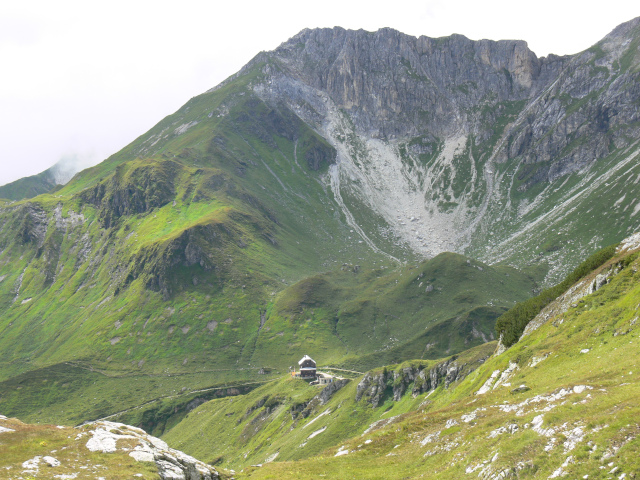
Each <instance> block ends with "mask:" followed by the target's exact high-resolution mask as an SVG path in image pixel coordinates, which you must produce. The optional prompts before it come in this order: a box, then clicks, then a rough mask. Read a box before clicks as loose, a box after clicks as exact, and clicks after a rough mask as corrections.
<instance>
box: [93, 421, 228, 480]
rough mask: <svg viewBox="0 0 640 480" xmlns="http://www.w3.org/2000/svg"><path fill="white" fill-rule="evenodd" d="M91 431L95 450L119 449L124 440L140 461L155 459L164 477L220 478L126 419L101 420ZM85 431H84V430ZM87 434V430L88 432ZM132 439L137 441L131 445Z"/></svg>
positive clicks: (180, 479) (177, 479)
mask: <svg viewBox="0 0 640 480" xmlns="http://www.w3.org/2000/svg"><path fill="white" fill-rule="evenodd" d="M93 426H94V427H95V428H94V429H93V430H91V431H90V432H89V433H90V434H91V438H89V440H88V441H87V442H86V447H87V448H88V449H89V450H90V451H92V452H103V453H112V452H116V451H118V449H119V448H118V442H119V441H120V440H127V441H126V442H122V443H123V444H126V446H124V445H123V446H121V447H120V449H121V450H122V449H125V450H126V451H128V452H129V456H130V457H132V458H134V459H135V460H136V461H138V462H154V463H155V464H156V466H157V467H158V474H159V475H160V478H161V479H163V480H217V479H219V478H220V476H219V475H218V472H217V471H216V469H215V468H213V467H212V466H210V465H207V464H206V463H204V462H201V461H199V460H197V459H195V458H193V457H191V456H190V455H187V454H185V453H183V452H181V451H179V450H175V449H173V448H170V447H169V446H168V445H167V444H166V443H165V442H164V441H162V440H160V439H159V438H156V437H153V436H151V435H148V434H147V433H146V432H145V431H144V430H141V429H139V428H136V427H132V426H129V425H125V424H122V423H114V422H105V421H100V422H97V423H95V424H93ZM83 433H84V432H83ZM85 434H86V433H85ZM131 441H133V442H134V443H136V442H137V444H136V445H135V446H134V447H133V448H131V446H130V445H131Z"/></svg>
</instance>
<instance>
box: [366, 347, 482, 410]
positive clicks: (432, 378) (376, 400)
mask: <svg viewBox="0 0 640 480" xmlns="http://www.w3.org/2000/svg"><path fill="white" fill-rule="evenodd" d="M484 360H485V358H481V359H479V361H478V360H476V361H473V362H470V363H468V362H459V361H457V360H456V358H455V357H452V358H450V359H448V360H445V361H444V362H440V363H438V364H437V365H435V366H433V367H432V368H425V367H424V366H414V365H411V366H406V367H402V368H400V369H398V370H396V371H393V372H391V371H387V370H386V368H385V370H383V371H382V372H378V373H373V372H367V374H366V375H365V376H364V377H363V378H362V380H361V381H360V383H359V384H358V387H357V389H356V402H359V401H360V400H362V399H363V398H364V399H365V400H366V401H367V402H368V403H370V404H371V406H372V407H373V408H377V407H379V406H380V405H381V404H382V403H383V402H384V401H385V399H386V398H389V397H391V398H393V401H394V402H399V401H400V400H401V399H402V396H403V395H404V394H405V392H406V391H407V389H408V388H409V387H411V394H412V395H413V396H414V397H417V396H418V395H420V394H423V393H427V392H430V391H432V390H435V389H436V388H438V386H440V385H444V388H449V385H451V384H452V383H454V382H458V381H460V380H462V379H464V378H465V377H466V376H467V375H469V374H470V373H471V372H473V371H474V370H475V369H476V368H478V367H479V366H480V365H482V363H483V362H484Z"/></svg>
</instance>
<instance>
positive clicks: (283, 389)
mask: <svg viewBox="0 0 640 480" xmlns="http://www.w3.org/2000/svg"><path fill="white" fill-rule="evenodd" d="M634 248H636V249H637V245H636V247H634ZM596 274H602V275H604V274H608V275H609V282H608V283H605V284H604V285H603V286H602V287H601V288H600V289H598V290H597V291H596V292H595V293H593V294H591V295H587V296H585V297H583V298H582V299H580V300H576V301H575V303H568V304H565V303H563V302H564V301H565V300H563V299H559V300H557V301H556V302H553V303H552V306H553V307H554V308H555V312H556V313H555V315H552V316H550V317H549V318H548V319H546V321H545V322H544V323H543V324H542V325H541V326H540V327H539V328H538V329H537V330H534V331H533V332H531V333H530V334H528V335H526V336H525V337H523V338H522V339H521V340H520V341H519V342H518V343H516V344H515V345H514V346H513V347H511V348H510V349H508V350H507V351H506V352H504V353H502V354H499V355H494V356H492V357H491V358H489V359H488V360H486V361H485V362H484V363H483V364H482V365H481V366H479V367H478V368H477V369H475V371H472V372H471V373H470V374H469V375H468V376H467V377H466V378H465V379H464V380H462V381H459V382H457V383H454V384H451V385H450V386H449V388H444V386H443V385H442V384H441V385H440V386H439V387H438V388H437V389H436V390H435V392H429V393H426V394H424V393H419V391H418V393H417V395H412V391H413V392H414V393H415V392H416V390H415V389H414V388H415V385H416V384H417V381H416V382H411V383H409V384H408V386H407V389H406V391H405V393H404V395H403V396H402V397H401V399H399V401H397V402H394V401H393V400H392V399H391V398H390V397H389V396H386V397H383V401H382V403H381V404H380V405H379V406H378V407H376V408H372V407H371V405H369V404H368V403H367V398H368V397H367V396H366V394H365V395H364V396H363V397H362V399H361V400H360V401H359V402H357V401H356V400H355V393H356V390H357V389H356V388H354V384H355V383H356V382H357V381H358V380H357V379H356V380H354V381H352V382H351V384H350V385H349V386H347V387H344V388H343V389H342V390H340V391H339V392H338V393H336V394H335V395H334V397H333V398H332V400H331V401H330V402H329V403H328V404H327V405H326V407H324V406H323V407H322V408H315V409H314V410H313V411H312V412H311V414H310V415H309V416H308V417H307V418H305V419H304V420H299V423H298V424H296V423H295V422H293V421H292V420H290V419H291V416H289V417H288V418H289V419H286V417H285V416H284V413H285V412H286V408H283V406H282V405H289V404H287V403H286V401H288V400H286V401H284V402H283V403H281V404H280V405H278V407H277V408H275V409H274V410H269V411H265V410H259V409H256V410H254V411H252V412H250V413H249V414H246V413H245V410H244V406H245V405H249V404H250V403H251V401H253V400H254V399H255V398H257V397H258V396H259V395H260V393H259V392H264V393H265V394H268V396H269V398H280V399H288V398H289V397H291V400H290V401H289V403H290V404H295V402H297V401H298V400H297V399H298V397H300V398H301V397H302V396H304V395H307V396H310V395H312V393H305V392H304V388H302V389H301V390H299V389H300V388H301V386H300V385H298V384H295V383H292V382H293V381H289V382H288V383H287V382H285V383H282V382H281V383H278V384H276V383H274V384H273V385H272V386H271V387H262V388H264V389H265V390H255V391H254V392H253V393H252V394H251V395H253V396H250V397H244V398H245V399H246V402H247V403H246V404H245V403H240V402H244V401H245V400H244V399H242V400H241V398H242V397H239V398H234V399H233V400H232V401H229V400H227V401H226V402H225V401H224V400H222V401H221V400H217V401H214V402H210V403H207V404H205V405H203V406H201V407H200V408H199V409H196V410H195V411H193V412H191V413H190V414H189V415H188V416H187V418H186V419H185V420H184V421H183V423H182V424H180V425H178V426H177V427H175V428H174V429H173V430H171V431H170V432H169V434H167V435H166V438H168V439H170V440H171V441H172V442H175V443H178V444H180V445H182V447H183V448H185V449H186V450H187V451H190V450H191V451H193V452H194V453H195V452H197V453H198V454H200V455H201V456H208V458H210V459H212V458H213V457H214V456H215V455H216V452H221V453H220V454H219V455H221V456H222V457H223V459H222V460H221V461H222V462H224V463H225V464H228V465H235V466H236V467H237V468H238V469H240V468H242V469H243V471H242V472H241V473H240V474H239V475H238V477H239V478H298V479H300V478H318V477H319V476H326V477H328V478H337V477H340V478H380V479H382V478H389V475H390V472H393V473H392V474H391V475H392V477H393V478H411V479H413V478H477V477H478V476H479V475H480V476H481V477H483V478H490V477H492V476H499V475H502V476H503V477H504V476H507V477H509V476H511V477H513V478H548V477H552V476H553V477H552V478H556V477H560V476H564V475H569V476H570V478H585V475H588V478H635V477H636V476H637V475H638V474H639V473H640V463H639V460H638V459H639V458H640V455H639V453H640V423H639V422H638V419H639V418H640V407H639V406H638V404H637V401H636V400H637V397H638V395H639V394H640V390H639V389H640V370H639V368H640V363H639V358H638V342H639V330H638V328H639V327H638V325H639V324H640V323H639V321H638V305H640V286H639V285H640V282H639V281H638V280H640V277H639V276H640V260H639V259H638V255H637V253H635V252H634V251H626V252H620V253H619V254H618V255H616V256H614V258H613V259H611V260H610V261H608V262H607V263H605V264H604V265H603V266H602V267H600V268H599V269H597V271H595V272H590V273H589V274H588V275H587V277H586V280H584V281H586V283H587V284H589V285H590V284H591V282H592V281H593V280H594V279H595V278H596ZM393 369H395V367H393V368H390V370H393ZM401 371H402V369H397V370H396V372H398V374H400V373H401ZM373 373H374V374H375V372H373ZM378 373H379V371H378ZM391 378H397V377H396V376H395V375H394V377H391ZM398 381H399V380H393V381H392V383H391V386H393V385H396V384H397V383H398ZM387 385H389V384H387ZM391 386H389V387H387V388H391ZM483 387H484V388H483ZM305 388H307V389H308V390H309V391H312V390H313V387H305ZM269 389H270V390H269ZM305 398H306V397H305ZM384 398H386V400H384ZM332 402H333V403H332ZM325 408H326V409H328V410H329V413H326V414H324V415H322V414H323V413H324V412H325ZM256 411H258V412H259V413H256ZM396 414H399V415H398V416H395V415H396ZM227 415H228V416H227ZM321 415H322V416H321ZM340 416H344V418H353V419H354V421H355V422H356V423H357V425H353V424H351V423H350V422H349V421H348V420H347V421H346V422H344V423H343V422H341V421H339V417H340ZM385 418H386V419H389V418H391V419H390V420H389V421H388V422H386V423H385V422H381V424H378V425H377V428H376V427H374V428H372V429H370V430H367V431H365V430H366V429H367V427H369V425H370V423H371V422H373V421H376V420H381V419H385ZM252 419H258V420H255V421H253V423H252ZM311 422H313V426H309V427H308V428H303V425H305V424H309V423H311ZM216 425H218V426H216ZM280 425H283V426H284V429H283V430H284V431H283V432H282V433H274V432H275V431H276V430H278V428H279V426H280ZM324 426H326V427H327V428H326V430H323V431H322V432H320V433H317V434H316V435H315V436H314V437H313V438H309V437H310V436H311V434H313V433H315V432H319V431H320V430H321V429H322V428H323V427H324ZM209 429H213V431H214V432H217V433H220V435H219V436H218V437H215V436H214V433H209ZM216 429H219V430H216ZM272 429H276V430H272ZM340 429H343V430H348V432H345V433H344V435H343V436H342V438H341V437H340V435H330V432H334V431H336V430H340ZM285 432H286V433H285ZM328 434H329V435H328ZM208 435H211V439H210V440H209V441H202V440H203V439H206V438H208ZM346 436H351V438H350V439H348V440H346V439H344V437H346ZM321 438H322V440H321V441H320V440H319V439H321ZM267 439H268V441H265V440H267ZM305 439H306V440H307V445H309V446H310V445H313V443H312V442H319V443H320V442H322V446H321V447H320V448H319V449H318V450H314V451H313V452H311V450H312V449H310V450H309V452H307V453H305V448H308V447H307V445H305V446H301V445H302V444H303V443H304V442H305ZM278 451H279V452H280V454H279V455H278V456H277V457H275V458H273V455H274V454H275V453H276V452H278ZM345 452H348V453H345ZM245 454H247V456H246V457H244V455H245ZM296 459H298V460H296ZM268 460H273V461H269V462H268V463H263V462H265V461H268ZM256 463H263V465H262V466H261V467H251V466H250V465H251V464H254V465H255V464H256ZM623 474H624V475H623Z"/></svg>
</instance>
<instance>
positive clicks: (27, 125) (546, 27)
mask: <svg viewBox="0 0 640 480" xmlns="http://www.w3.org/2000/svg"><path fill="white" fill-rule="evenodd" d="M222 3H223V2H222V1H220V0H217V1H201V0H200V1H196V0H183V1H181V2H176V1H172V2H165V1H162V0H154V1H136V0H126V1H120V0H112V1H109V2H97V1H96V2H94V1H86V0H82V1H72V0H56V1H50V0H47V1H29V0H20V1H19V2H18V1H17V0H13V1H11V0H7V1H3V2H2V3H0V185H2V184H4V183H7V182H10V181H13V180H15V179H17V178H20V177H23V176H28V175H33V174H35V173H38V172H41V171H43V170H45V169H46V168H48V167H50V166H51V165H53V164H54V163H56V162H57V161H58V160H60V159H61V158H63V157H71V158H74V157H75V158H78V159H80V160H81V161H84V162H87V164H89V163H97V162H99V161H101V160H103V159H105V158H106V157H107V156H109V155H110V154H112V153H114V152H116V151H118V150H119V149H120V148H122V147H124V146H125V145H126V144H127V143H129V142H131V141H132V140H134V139H135V138H136V137H138V136H139V135H141V134H143V133H144V132H145V131H147V130H148V129H149V128H151V127H152V126H153V125H154V124H155V123H157V122H158V121H160V120H161V119H162V118H163V117H165V116H166V115H168V114H170V113H172V112H174V111H175V110H177V109H178V108H179V107H180V106H181V105H182V104H184V103H185V102H186V101H187V100H188V99H189V98H191V97H193V96H195V95H198V94H200V93H202V92H204V91H205V90H207V89H209V88H211V87H213V86H215V85H217V84H218V83H219V82H221V81H222V80H224V79H225V78H226V77H228V76H229V75H231V74H233V73H234V72H236V71H237V70H239V69H240V68H241V67H242V66H243V65H244V64H245V63H247V62H248V61H249V60H250V59H251V58H252V57H253V56H254V55H255V54H257V53H258V52H259V51H261V50H272V49H274V48H276V47H277V46H278V45H279V44H280V43H282V42H283V41H285V40H287V39H288V38H289V37H291V36H293V35H295V34H296V33H297V32H298V31H300V30H302V29H303V28H306V27H332V26H336V25H339V26H342V27H345V28H353V29H358V28H363V29H365V30H377V29H378V28H381V27H392V28H395V29H398V30H400V31H402V32H405V33H408V34H411V35H415V36H419V35H427V36H431V37H440V36H445V35H450V34H452V33H460V34H463V35H465V36H467V37H469V38H471V39H474V40H478V39H481V38H489V39H494V40H500V39H522V40H526V41H527V42H528V43H529V47H530V48H531V49H532V50H533V51H534V52H535V53H536V54H537V55H538V56H544V55H547V54H549V53H556V54H571V53H577V52H579V51H581V50H584V49H586V48H588V47H589V46H591V45H592V44H594V43H596V42H597V41H598V40H600V39H601V38H602V37H603V36H605V35H606V34H607V33H609V32H610V31H611V30H612V29H613V28H614V27H616V26H617V25H618V24H620V23H622V22H625V21H627V20H630V19H632V18H634V17H636V16H640V2H638V1H637V0H608V1H606V2H602V1H599V2H597V3H596V2H591V1H586V0H582V1H573V0H569V1H565V0H537V1H534V2H514V1H513V0H484V1H478V0H457V1H451V0H423V1H408V0H406V1H405V0H393V1H385V2H378V1H372V0H370V1H348V0H339V1H334V0H324V1H315V2H305V1H300V0H295V1H294V0H292V1H279V0H275V1H270V2H269V1H265V0H262V1H253V0H251V1H247V0H245V1H242V2H239V1H235V2H233V4H232V5H230V6H222ZM224 3H227V2H224Z"/></svg>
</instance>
